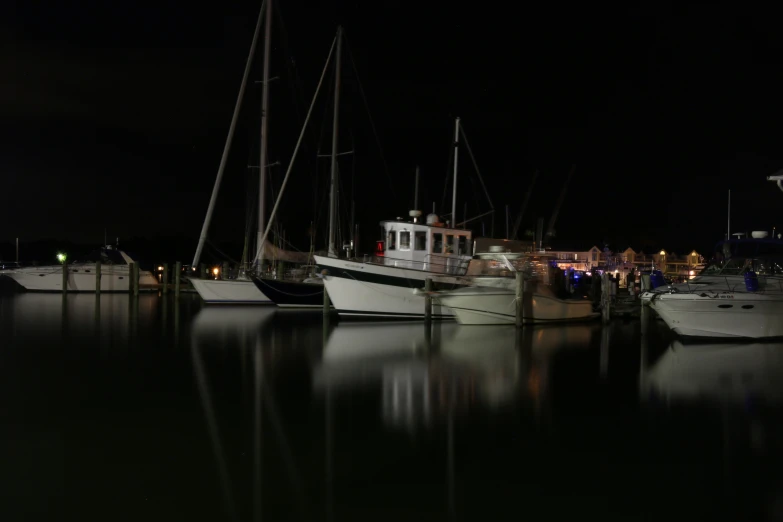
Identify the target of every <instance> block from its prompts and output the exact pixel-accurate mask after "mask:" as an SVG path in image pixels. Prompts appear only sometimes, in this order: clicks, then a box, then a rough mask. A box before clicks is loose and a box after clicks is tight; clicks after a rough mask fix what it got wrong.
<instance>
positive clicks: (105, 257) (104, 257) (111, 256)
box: [81, 249, 127, 265]
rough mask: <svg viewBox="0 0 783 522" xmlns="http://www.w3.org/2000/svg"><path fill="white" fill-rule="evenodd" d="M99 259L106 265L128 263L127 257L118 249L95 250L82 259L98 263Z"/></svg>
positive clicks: (85, 261) (86, 261) (84, 261)
mask: <svg viewBox="0 0 783 522" xmlns="http://www.w3.org/2000/svg"><path fill="white" fill-rule="evenodd" d="M98 261H100V262H101V264H105V265H127V263H126V262H125V258H123V257H122V254H120V253H119V252H118V251H117V250H106V249H100V250H93V251H92V252H90V253H89V254H87V255H86V256H85V257H84V258H83V259H82V260H81V262H83V263H96V262H98Z"/></svg>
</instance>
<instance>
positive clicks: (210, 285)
mask: <svg viewBox="0 0 783 522" xmlns="http://www.w3.org/2000/svg"><path fill="white" fill-rule="evenodd" d="M190 284H192V285H193V288H194V289H195V290H196V292H198V295H199V296H200V297H201V299H202V300H203V301H204V302H205V303H207V304H248V305H274V304H275V303H274V301H272V300H271V299H270V298H269V297H267V296H266V295H264V293H263V292H262V291H261V290H259V289H258V287H256V285H255V284H254V283H253V281H251V280H250V279H195V278H194V279H190Z"/></svg>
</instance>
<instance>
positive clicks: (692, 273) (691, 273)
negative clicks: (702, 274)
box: [688, 270, 696, 275]
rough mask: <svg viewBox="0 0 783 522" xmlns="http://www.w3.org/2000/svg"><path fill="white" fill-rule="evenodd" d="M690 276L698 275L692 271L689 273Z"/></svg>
mask: <svg viewBox="0 0 783 522" xmlns="http://www.w3.org/2000/svg"><path fill="white" fill-rule="evenodd" d="M688 275H696V271H695V270H691V271H690V272H688Z"/></svg>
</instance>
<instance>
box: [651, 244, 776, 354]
mask: <svg viewBox="0 0 783 522" xmlns="http://www.w3.org/2000/svg"><path fill="white" fill-rule="evenodd" d="M752 236H753V237H752V238H742V239H731V240H727V241H722V242H721V243H719V244H718V247H717V248H716V251H717V252H719V255H717V256H716V257H714V258H713V260H712V261H711V262H710V263H709V264H708V265H707V267H706V268H705V269H704V270H703V271H702V272H701V273H700V274H699V275H698V276H697V277H694V279H692V280H691V281H689V282H687V283H683V284H679V285H668V286H664V287H660V288H657V289H655V290H654V291H652V292H649V293H648V295H647V297H648V298H649V304H650V306H651V307H652V308H653V309H654V310H655V311H656V312H657V313H658V315H659V316H660V317H661V318H662V319H663V320H664V322H665V323H666V324H667V326H669V328H671V329H672V330H673V331H674V332H675V333H677V334H679V335H682V336H693V337H745V338H754V339H759V338H769V337H783V241H781V240H779V239H775V238H770V239H768V238H767V233H766V232H754V233H753V234H752Z"/></svg>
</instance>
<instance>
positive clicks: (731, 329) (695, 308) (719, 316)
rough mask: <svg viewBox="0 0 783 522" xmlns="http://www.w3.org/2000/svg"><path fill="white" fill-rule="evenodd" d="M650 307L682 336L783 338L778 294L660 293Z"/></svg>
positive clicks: (782, 306) (782, 300) (782, 307)
mask: <svg viewBox="0 0 783 522" xmlns="http://www.w3.org/2000/svg"><path fill="white" fill-rule="evenodd" d="M650 306H651V307H652V308H653V309H654V310H655V311H656V312H657V313H658V315H659V316H660V317H661V319H663V321H664V322H665V323H666V325H667V326H668V327H669V328H671V329H672V330H673V331H674V333H676V334H678V335H681V336H685V337H738V338H752V339H762V338H767V337H783V296H781V295H768V294H752V293H744V292H702V293H701V294H676V293H675V294H661V295H659V296H656V298H655V299H652V300H651V301H650Z"/></svg>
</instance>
